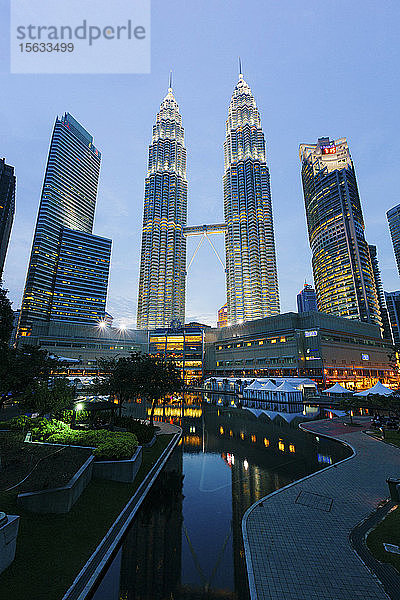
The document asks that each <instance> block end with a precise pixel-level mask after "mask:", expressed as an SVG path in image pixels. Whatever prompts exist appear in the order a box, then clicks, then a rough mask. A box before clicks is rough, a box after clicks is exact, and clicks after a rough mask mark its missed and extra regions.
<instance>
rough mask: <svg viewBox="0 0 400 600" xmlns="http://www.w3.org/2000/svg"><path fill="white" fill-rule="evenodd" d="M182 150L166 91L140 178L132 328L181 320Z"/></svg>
mask: <svg viewBox="0 0 400 600" xmlns="http://www.w3.org/2000/svg"><path fill="white" fill-rule="evenodd" d="M186 219H187V181H186V149H185V146H184V129H183V126H182V117H181V115H180V113H179V107H178V104H177V102H176V100H175V98H174V95H173V93H172V87H171V84H170V87H169V88H168V94H167V95H166V97H165V98H164V100H163V101H162V103H161V107H160V111H159V112H158V114H157V118H156V123H155V125H154V126H153V137H152V142H151V145H150V147H149V160H148V171H147V177H146V180H145V192H144V211H143V233H142V250H141V259H140V275H139V297H138V313H137V327H138V329H156V328H162V327H169V326H170V325H171V323H175V324H177V323H178V322H179V323H181V324H183V323H184V321H185V278H186V239H185V237H184V235H183V228H184V227H185V226H186Z"/></svg>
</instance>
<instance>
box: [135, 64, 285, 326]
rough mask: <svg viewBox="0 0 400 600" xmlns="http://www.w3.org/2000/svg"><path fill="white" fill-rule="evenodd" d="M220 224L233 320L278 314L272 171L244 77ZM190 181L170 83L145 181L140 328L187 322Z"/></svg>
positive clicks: (230, 131)
mask: <svg viewBox="0 0 400 600" xmlns="http://www.w3.org/2000/svg"><path fill="white" fill-rule="evenodd" d="M224 157H225V169H224V176H223V188H224V215H225V223H224V225H222V226H215V225H214V226H213V225H209V226H204V227H198V228H197V229H198V233H199V235H203V234H204V232H207V230H209V231H210V232H215V231H217V230H218V231H224V233H225V253H226V291H227V305H228V322H229V323H231V324H235V323H244V322H246V321H252V320H254V319H259V318H262V317H268V316H273V315H276V314H278V313H279V293H278V277H277V269H276V257H275V241H274V227H273V217H272V205H271V191H270V181H269V170H268V166H267V163H266V154H265V139H264V134H263V131H262V128H261V121H260V114H259V112H258V109H257V105H256V102H255V99H254V96H253V94H252V92H251V89H250V87H249V86H248V85H247V83H246V82H245V80H244V79H243V75H242V74H241V73H240V74H239V81H238V83H237V85H236V87H235V89H234V92H233V95H232V99H231V103H230V105H229V111H228V119H227V121H226V140H225V144H224ZM187 188H188V185H187V180H186V149H185V146H184V129H183V126H182V117H181V115H180V112H179V107H178V104H177V102H176V100H175V97H174V95H173V90H172V87H171V83H170V87H169V89H168V94H167V95H166V97H165V98H164V100H163V101H162V103H161V107H160V111H159V113H158V114H157V118H156V123H155V125H154V126H153V137H152V143H151V145H150V148H149V162H148V172H147V178H146V183H145V199H144V217H143V236H142V251H141V261H140V279H139V298H138V317H137V327H138V328H139V329H155V328H162V327H169V326H170V325H171V323H182V324H183V323H184V321H185V287H186V236H187V235H189V234H190V235H193V234H194V232H195V230H196V227H187V191H188V190H187Z"/></svg>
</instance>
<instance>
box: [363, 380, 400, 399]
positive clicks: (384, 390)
mask: <svg viewBox="0 0 400 600" xmlns="http://www.w3.org/2000/svg"><path fill="white" fill-rule="evenodd" d="M373 394H379V395H380V396H390V394H393V390H391V389H389V388H388V387H386V386H385V385H383V384H382V383H381V382H380V381H378V383H376V384H375V385H374V386H373V387H372V388H370V389H369V390H364V391H363V392H357V394H354V395H355V396H372V395H373Z"/></svg>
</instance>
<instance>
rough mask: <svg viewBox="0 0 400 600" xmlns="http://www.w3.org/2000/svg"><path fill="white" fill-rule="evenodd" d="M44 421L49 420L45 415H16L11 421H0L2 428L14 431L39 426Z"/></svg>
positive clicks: (0, 427)
mask: <svg viewBox="0 0 400 600" xmlns="http://www.w3.org/2000/svg"><path fill="white" fill-rule="evenodd" d="M42 421H45V422H46V423H47V422H48V421H47V419H45V418H44V417H34V418H33V419H32V417H27V416H25V415H21V416H20V417H14V418H13V419H10V420H9V421H2V422H0V429H11V430H12V431H23V430H28V429H32V427H37V426H38V425H39V424H40V423H41V422H42Z"/></svg>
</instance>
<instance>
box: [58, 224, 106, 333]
mask: <svg viewBox="0 0 400 600" xmlns="http://www.w3.org/2000/svg"><path fill="white" fill-rule="evenodd" d="M110 256H111V240H108V239H106V238H102V237H99V236H97V235H92V234H90V233H83V232H81V231H74V230H73V229H67V228H66V227H63V229H62V231H61V240H60V246H59V251H58V263H57V271H56V279H55V283H54V291H53V301H52V306H51V312H50V320H51V321H63V322H64V323H71V324H72V323H79V324H81V325H90V324H91V323H99V321H102V320H103V319H104V317H105V311H106V300H107V287H108V275H109V270H110Z"/></svg>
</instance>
